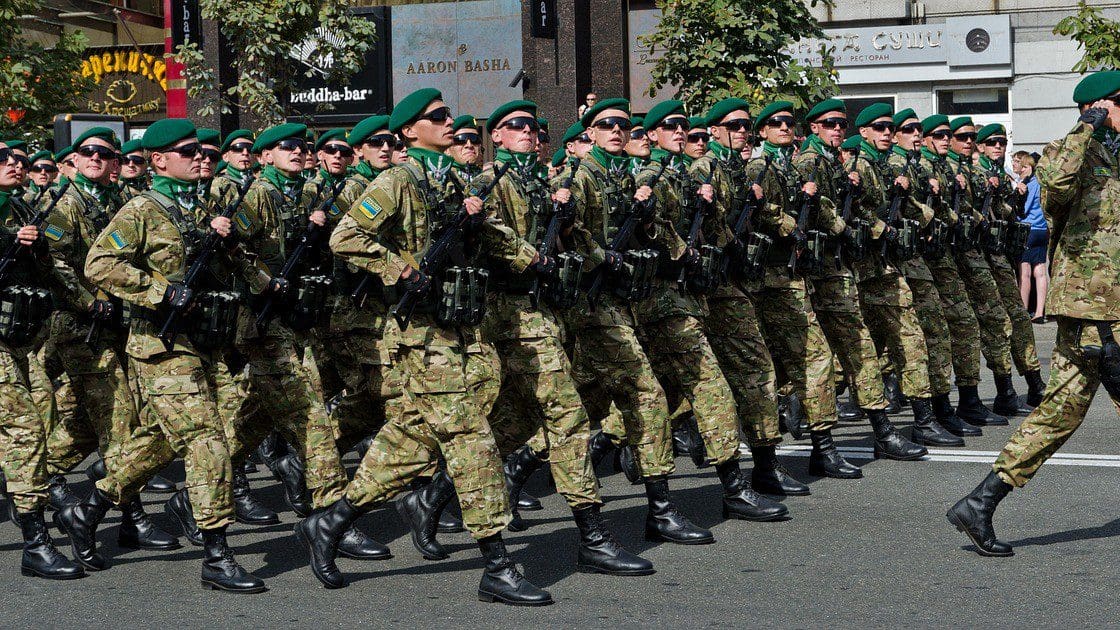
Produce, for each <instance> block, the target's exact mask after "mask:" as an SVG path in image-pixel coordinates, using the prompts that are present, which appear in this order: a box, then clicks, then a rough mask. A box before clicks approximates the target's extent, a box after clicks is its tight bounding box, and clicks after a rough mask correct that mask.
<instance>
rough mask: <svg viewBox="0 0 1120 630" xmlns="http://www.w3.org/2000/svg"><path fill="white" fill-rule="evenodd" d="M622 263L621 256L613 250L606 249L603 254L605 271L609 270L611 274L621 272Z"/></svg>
mask: <svg viewBox="0 0 1120 630" xmlns="http://www.w3.org/2000/svg"><path fill="white" fill-rule="evenodd" d="M622 262H623V259H622V254H620V253H618V252H616V251H614V250H613V249H608V250H607V251H606V252H604V254H603V264H604V265H606V266H607V269H609V270H610V271H611V272H612V273H618V272H619V271H621V270H622Z"/></svg>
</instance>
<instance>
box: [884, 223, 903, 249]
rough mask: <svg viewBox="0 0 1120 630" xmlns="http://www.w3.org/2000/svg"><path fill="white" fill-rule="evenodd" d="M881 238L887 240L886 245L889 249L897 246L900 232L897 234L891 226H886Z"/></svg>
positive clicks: (900, 236) (900, 235)
mask: <svg viewBox="0 0 1120 630" xmlns="http://www.w3.org/2000/svg"><path fill="white" fill-rule="evenodd" d="M883 238H885V239H887V243H888V244H889V245H890V246H891V247H894V246H896V245H898V243H899V240H900V239H901V238H902V232H899V231H898V230H896V229H894V228H893V227H891V226H887V231H886V232H883Z"/></svg>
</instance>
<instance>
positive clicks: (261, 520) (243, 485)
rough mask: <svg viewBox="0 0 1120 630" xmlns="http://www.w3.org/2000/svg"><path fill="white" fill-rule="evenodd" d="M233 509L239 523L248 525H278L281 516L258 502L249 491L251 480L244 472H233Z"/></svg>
mask: <svg viewBox="0 0 1120 630" xmlns="http://www.w3.org/2000/svg"><path fill="white" fill-rule="evenodd" d="M233 509H234V514H235V516H236V518H237V522H238V523H244V524H246V525H276V524H278V523H280V516H279V515H278V514H276V512H273V511H272V510H270V509H268V508H267V507H265V506H264V504H262V503H261V502H260V501H257V499H256V497H254V496H253V493H252V491H251V490H250V489H249V478H248V477H246V476H245V473H244V471H241V470H234V472H233Z"/></svg>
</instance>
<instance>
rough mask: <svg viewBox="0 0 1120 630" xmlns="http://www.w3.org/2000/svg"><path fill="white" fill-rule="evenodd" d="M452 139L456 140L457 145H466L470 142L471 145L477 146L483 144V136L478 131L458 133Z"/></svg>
mask: <svg viewBox="0 0 1120 630" xmlns="http://www.w3.org/2000/svg"><path fill="white" fill-rule="evenodd" d="M451 141H452V142H454V143H455V144H456V145H457V146H466V145H467V144H468V143H470V144H471V145H474V146H476V147H477V146H479V145H480V144H482V136H480V135H478V134H477V133H460V134H456V135H455V137H454V138H452V139H451Z"/></svg>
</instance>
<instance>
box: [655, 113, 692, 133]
mask: <svg viewBox="0 0 1120 630" xmlns="http://www.w3.org/2000/svg"><path fill="white" fill-rule="evenodd" d="M657 128H658V129H666V130H669V131H676V130H678V129H679V130H681V131H688V119H687V118H685V117H684V116H677V117H675V118H666V119H665V120H662V121H661V122H659V123H657Z"/></svg>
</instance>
